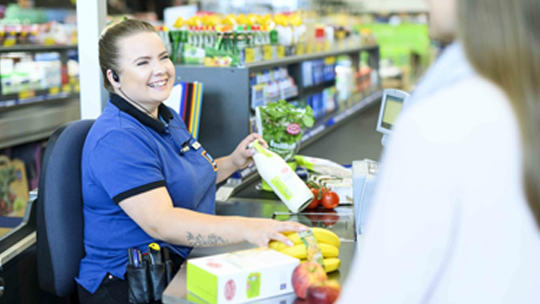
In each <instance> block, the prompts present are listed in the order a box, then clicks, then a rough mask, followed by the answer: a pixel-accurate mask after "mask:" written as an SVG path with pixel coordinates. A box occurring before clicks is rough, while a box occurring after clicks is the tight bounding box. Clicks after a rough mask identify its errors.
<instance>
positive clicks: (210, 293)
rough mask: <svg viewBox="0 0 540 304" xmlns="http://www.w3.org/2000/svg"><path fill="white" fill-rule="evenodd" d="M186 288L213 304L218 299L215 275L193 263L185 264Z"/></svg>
mask: <svg viewBox="0 0 540 304" xmlns="http://www.w3.org/2000/svg"><path fill="white" fill-rule="evenodd" d="M186 281H187V290H188V291H189V292H191V293H193V294H195V295H196V296H197V297H199V298H201V299H203V300H204V301H206V302H208V303H210V304H215V303H217V300H218V294H217V292H218V278H217V276H215V275H213V274H211V273H209V272H208V271H206V270H204V269H201V268H199V267H197V266H194V265H193V264H190V263H188V264H187V274H186Z"/></svg>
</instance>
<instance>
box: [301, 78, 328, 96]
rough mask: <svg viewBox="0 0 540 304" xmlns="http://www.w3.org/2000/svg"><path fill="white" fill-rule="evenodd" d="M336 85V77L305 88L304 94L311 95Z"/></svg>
mask: <svg viewBox="0 0 540 304" xmlns="http://www.w3.org/2000/svg"><path fill="white" fill-rule="evenodd" d="M335 85H336V79H332V80H328V81H324V82H322V83H319V84H316V85H312V86H309V87H305V88H303V89H302V95H304V96H309V95H313V94H317V93H321V92H322V91H323V90H324V89H327V88H330V87H333V86H335Z"/></svg>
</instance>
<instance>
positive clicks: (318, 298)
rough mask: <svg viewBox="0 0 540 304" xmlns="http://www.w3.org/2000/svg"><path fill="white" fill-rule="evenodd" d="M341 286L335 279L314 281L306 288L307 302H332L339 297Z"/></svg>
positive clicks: (317, 303)
mask: <svg viewBox="0 0 540 304" xmlns="http://www.w3.org/2000/svg"><path fill="white" fill-rule="evenodd" d="M340 292H341V286H339V283H338V282H336V281H331V280H326V281H321V282H316V283H315V284H313V285H311V286H309V288H308V290H307V298H306V300H307V303H308V304H332V303H334V302H335V301H336V300H337V298H338V297H339V293H340Z"/></svg>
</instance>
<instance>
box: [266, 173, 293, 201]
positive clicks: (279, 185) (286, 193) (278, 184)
mask: <svg viewBox="0 0 540 304" xmlns="http://www.w3.org/2000/svg"><path fill="white" fill-rule="evenodd" d="M270 182H271V183H272V185H274V187H275V188H276V190H277V191H278V192H279V193H280V194H281V195H282V196H283V198H284V199H285V200H286V201H288V200H290V199H291V198H292V197H293V194H292V192H291V190H289V188H287V186H286V185H285V183H284V182H283V181H282V180H281V179H280V178H279V176H276V177H274V178H272V180H271V181H270Z"/></svg>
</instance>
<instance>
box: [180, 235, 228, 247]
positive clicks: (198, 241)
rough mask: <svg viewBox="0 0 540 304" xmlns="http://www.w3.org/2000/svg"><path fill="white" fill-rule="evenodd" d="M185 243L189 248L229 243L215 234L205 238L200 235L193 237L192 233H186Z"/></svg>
mask: <svg viewBox="0 0 540 304" xmlns="http://www.w3.org/2000/svg"><path fill="white" fill-rule="evenodd" d="M187 241H188V244H189V246H191V247H210V246H218V245H225V244H228V243H229V241H228V240H227V239H224V238H222V237H220V236H217V235H215V234H213V233H212V234H209V235H208V236H207V237H204V236H202V235H201V234H200V233H199V234H197V235H194V234H193V233H191V232H189V231H188V233H187Z"/></svg>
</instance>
